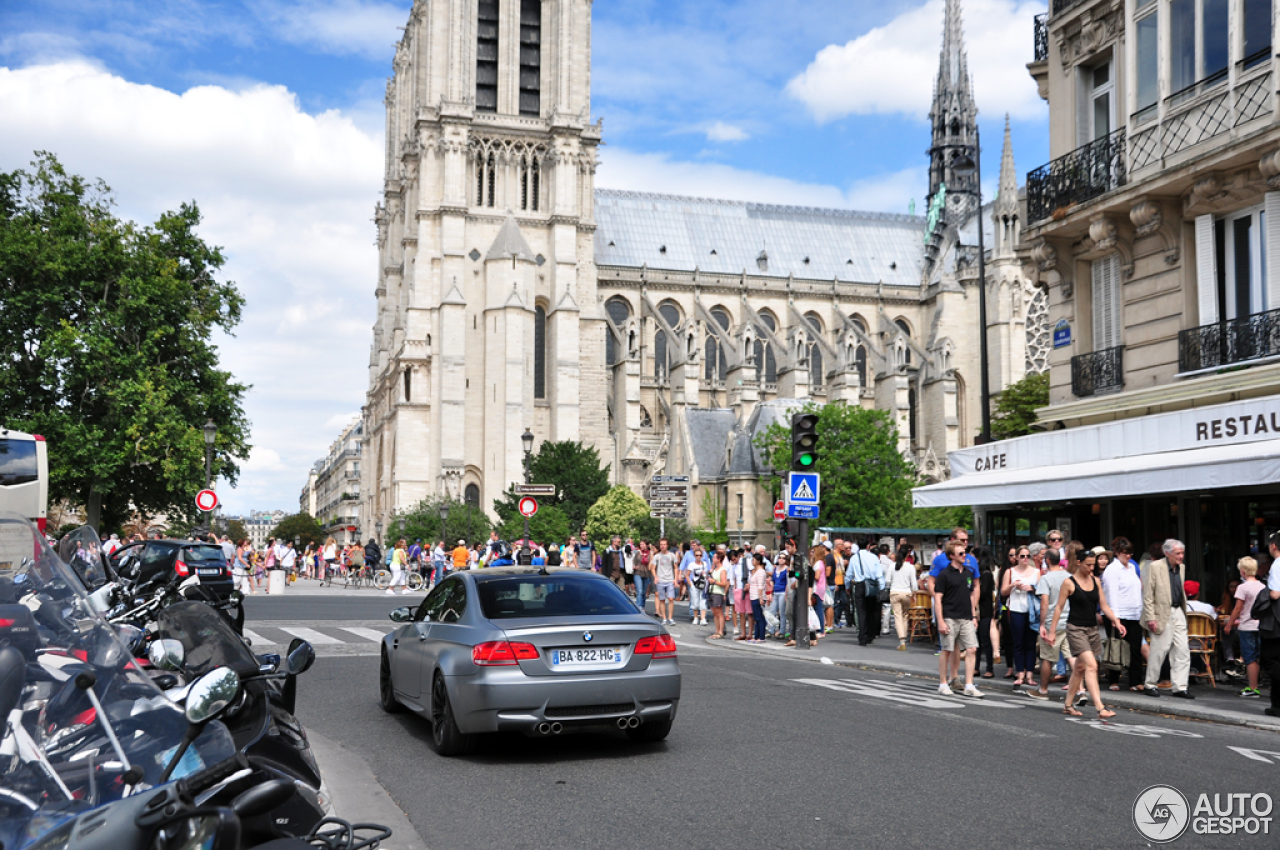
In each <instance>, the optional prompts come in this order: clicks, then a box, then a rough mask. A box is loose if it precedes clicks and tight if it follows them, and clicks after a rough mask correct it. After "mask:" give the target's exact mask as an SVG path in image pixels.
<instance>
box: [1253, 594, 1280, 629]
mask: <svg viewBox="0 0 1280 850" xmlns="http://www.w3.org/2000/svg"><path fill="white" fill-rule="evenodd" d="M1249 616H1250V617H1252V618H1253V619H1255V620H1257V621H1258V633H1259V634H1260V635H1261V636H1262V637H1264V638H1272V639H1274V638H1280V617H1277V616H1276V605H1275V601H1274V600H1273V599H1272V598H1271V594H1270V592H1268V589H1267V588H1266V587H1263V588H1262V590H1260V591H1258V595H1257V597H1255V598H1254V600H1253V607H1252V608H1250V609H1249Z"/></svg>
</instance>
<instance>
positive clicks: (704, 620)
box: [698, 617, 707, 626]
mask: <svg viewBox="0 0 1280 850" xmlns="http://www.w3.org/2000/svg"><path fill="white" fill-rule="evenodd" d="M706 624H707V618H706V617H703V618H702V619H701V620H699V621H698V625H699V626H705V625H706Z"/></svg>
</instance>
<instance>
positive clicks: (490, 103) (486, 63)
mask: <svg viewBox="0 0 1280 850" xmlns="http://www.w3.org/2000/svg"><path fill="white" fill-rule="evenodd" d="M476 111H477V112H497V111H498V0H480V3H479V8H478V11H477V13H476Z"/></svg>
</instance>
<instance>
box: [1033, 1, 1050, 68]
mask: <svg viewBox="0 0 1280 850" xmlns="http://www.w3.org/2000/svg"><path fill="white" fill-rule="evenodd" d="M1035 36H1036V61H1037V62H1043V61H1044V60H1046V59H1048V58H1049V13H1048V12H1041V13H1040V14H1038V15H1036V18H1035Z"/></svg>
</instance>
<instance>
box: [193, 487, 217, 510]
mask: <svg viewBox="0 0 1280 850" xmlns="http://www.w3.org/2000/svg"><path fill="white" fill-rule="evenodd" d="M217 506H218V494H217V493H215V492H213V491H212V490H201V491H200V492H199V493H196V507H197V508H199V509H200V510H202V511H205V512H208V511H211V510H213V509H214V508H216V507H217Z"/></svg>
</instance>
